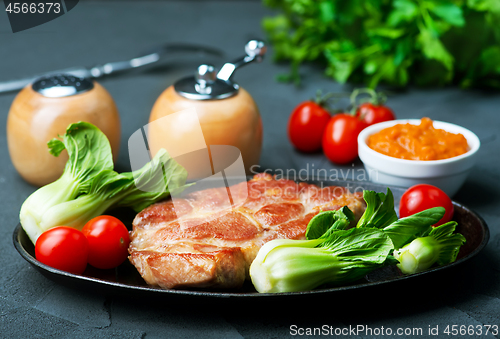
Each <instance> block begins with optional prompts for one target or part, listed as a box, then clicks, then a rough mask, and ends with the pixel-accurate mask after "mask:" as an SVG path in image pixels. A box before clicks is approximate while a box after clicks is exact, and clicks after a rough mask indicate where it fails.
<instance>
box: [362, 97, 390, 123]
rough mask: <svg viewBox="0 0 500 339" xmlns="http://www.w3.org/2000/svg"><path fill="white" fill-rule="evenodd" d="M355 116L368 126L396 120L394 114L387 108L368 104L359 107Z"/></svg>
mask: <svg viewBox="0 0 500 339" xmlns="http://www.w3.org/2000/svg"><path fill="white" fill-rule="evenodd" d="M356 116H357V117H358V118H359V119H361V120H363V121H364V122H365V123H367V124H368V125H373V124H377V123H379V122H384V121H389V120H394V119H396V116H395V115H394V112H393V111H392V110H391V109H390V108H389V107H387V106H383V105H374V104H372V103H370V102H366V103H364V104H361V105H359V108H358V109H357V111H356Z"/></svg>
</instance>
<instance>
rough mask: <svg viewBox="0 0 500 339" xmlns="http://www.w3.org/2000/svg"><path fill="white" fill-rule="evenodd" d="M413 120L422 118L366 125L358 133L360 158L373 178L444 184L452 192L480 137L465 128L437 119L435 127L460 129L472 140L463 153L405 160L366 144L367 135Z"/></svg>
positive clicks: (460, 181)
mask: <svg viewBox="0 0 500 339" xmlns="http://www.w3.org/2000/svg"><path fill="white" fill-rule="evenodd" d="M405 123H410V124H413V125H419V124H420V120H419V119H409V120H393V121H386V122H381V123H378V124H375V125H372V126H369V127H367V128H365V129H364V130H363V131H362V132H361V133H360V134H359V136H358V152H359V158H360V159H361V161H362V162H363V164H364V165H365V169H366V171H367V175H368V177H369V178H370V180H371V181H373V182H376V183H380V184H384V185H394V186H401V187H411V186H413V185H416V184H421V183H425V184H430V185H434V186H437V187H439V188H441V189H442V190H443V191H445V192H446V194H448V195H449V196H453V195H454V194H455V193H456V192H457V191H458V189H459V188H460V186H462V184H463V183H464V181H465V179H466V178H467V175H468V174H469V172H470V170H471V168H472V167H473V166H474V164H475V161H476V156H477V151H478V150H479V147H480V144H481V143H480V142H479V138H478V137H477V136H476V135H475V134H474V133H472V132H471V131H469V130H468V129H466V128H463V127H460V126H458V125H454V124H450V123H447V122H442V121H434V128H438V129H443V130H445V131H448V132H451V133H461V134H462V135H463V136H464V137H465V138H466V139H467V143H468V144H469V147H470V150H469V151H468V152H467V153H464V154H462V155H459V156H456V157H453V158H449V159H443V160H428V161H423V160H405V159H398V158H394V157H390V156H387V155H384V154H381V153H379V152H376V151H374V150H372V149H371V148H370V147H368V145H367V144H366V139H367V138H368V136H370V135H372V134H374V133H377V132H378V131H380V130H382V129H384V128H387V127H391V126H394V125H396V124H405Z"/></svg>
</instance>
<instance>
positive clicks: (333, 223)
mask: <svg viewBox="0 0 500 339" xmlns="http://www.w3.org/2000/svg"><path fill="white" fill-rule="evenodd" d="M352 221H354V214H353V213H352V211H351V210H350V209H349V208H348V207H347V206H344V207H342V208H341V209H340V210H338V211H324V212H321V213H318V214H316V215H315V216H314V217H313V218H312V219H311V221H309V224H308V225H307V229H306V239H308V240H312V239H318V238H322V237H327V236H329V234H330V233H331V232H334V231H336V230H344V229H346V228H347V227H348V226H349V224H350V223H351V222H352Z"/></svg>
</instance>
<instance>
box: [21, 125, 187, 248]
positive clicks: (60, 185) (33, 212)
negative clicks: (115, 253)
mask: <svg viewBox="0 0 500 339" xmlns="http://www.w3.org/2000/svg"><path fill="white" fill-rule="evenodd" d="M48 146H49V148H50V152H51V153H52V154H53V155H55V156H59V154H60V153H61V152H62V151H63V150H64V149H66V150H67V151H68V156H69V159H68V162H67V163H66V166H65V169H64V173H63V174H62V176H61V177H60V178H59V179H58V180H56V181H54V182H53V183H50V184H48V185H46V186H44V187H41V188H39V189H38V190H37V191H35V192H34V193H33V194H31V195H30V196H29V197H28V198H27V199H26V201H25V202H24V203H23V205H22V207H21V212H20V215H19V218H20V220H21V225H22V227H23V229H24V230H25V231H26V233H27V234H28V236H29V237H30V239H31V241H32V242H33V243H35V242H36V239H37V238H38V237H39V236H40V234H42V233H43V232H44V231H46V230H48V229H49V228H52V227H54V226H62V225H64V226H70V227H75V228H78V229H81V228H82V227H83V226H84V225H85V223H86V222H87V221H89V220H90V219H92V218H94V217H96V216H98V215H100V214H102V213H104V212H105V211H106V210H107V209H108V208H110V207H112V206H130V207H132V208H134V209H135V210H136V211H140V210H142V209H143V208H145V207H147V206H148V205H150V204H152V203H154V202H156V201H158V200H160V199H164V198H166V197H167V196H169V195H170V193H171V192H172V191H173V190H176V191H177V190H181V189H183V187H184V184H185V182H186V178H187V172H186V170H185V169H184V168H183V167H182V166H181V165H179V164H178V163H177V162H175V160H173V159H172V158H171V157H170V156H169V155H168V153H167V152H166V151H165V150H161V151H159V152H158V153H157V155H156V156H155V158H154V159H153V160H152V161H151V162H149V163H148V164H146V165H145V166H144V167H143V168H142V169H140V170H138V171H136V172H132V173H122V174H119V173H117V172H115V171H113V158H112V154H111V147H110V145H109V141H108V139H107V138H106V136H105V135H104V133H102V132H101V131H100V130H99V129H98V128H97V127H95V126H94V125H92V124H89V123H86V122H78V123H75V124H71V125H70V126H69V127H68V128H67V130H66V134H65V135H64V136H63V137H62V140H58V139H53V140H51V141H49V143H48Z"/></svg>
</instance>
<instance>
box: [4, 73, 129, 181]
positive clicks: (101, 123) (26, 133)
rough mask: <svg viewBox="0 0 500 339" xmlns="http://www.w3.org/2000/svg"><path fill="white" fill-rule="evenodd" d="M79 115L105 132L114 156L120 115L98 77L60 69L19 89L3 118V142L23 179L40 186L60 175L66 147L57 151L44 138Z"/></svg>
mask: <svg viewBox="0 0 500 339" xmlns="http://www.w3.org/2000/svg"><path fill="white" fill-rule="evenodd" d="M78 121H86V122H89V123H91V124H93V125H95V126H97V127H98V128H99V129H100V130H101V131H102V132H103V133H104V134H105V135H106V136H107V137H108V140H109V142H110V144H111V149H112V153H113V159H114V160H115V161H116V159H117V156H118V150H119V146H120V117H119V114H118V109H117V108H116V105H115V102H114V100H113V98H112V97H111V95H110V94H109V93H108V91H106V90H105V89H104V87H102V86H101V85H100V84H99V83H97V82H96V81H92V80H90V79H87V78H80V77H76V76H73V75H67V74H59V75H51V76H47V77H42V78H39V79H38V80H35V81H34V82H33V84H29V85H27V86H26V87H25V88H23V89H22V90H21V91H20V92H19V94H18V95H17V96H16V98H15V99H14V101H13V103H12V105H11V107H10V110H9V115H8V118H7V143H8V147H9V154H10V158H11V160H12V163H13V164H14V167H15V168H16V170H17V171H18V172H19V174H20V175H21V176H22V177H23V178H24V179H25V180H26V181H28V182H29V183H31V184H33V185H36V186H43V185H46V184H48V183H51V182H53V181H55V180H56V179H58V178H59V177H60V176H61V174H62V173H63V170H64V166H65V165H66V161H67V160H68V155H67V152H66V151H63V152H62V153H61V154H60V155H59V156H58V157H55V156H53V155H51V154H50V153H49V149H48V147H47V142H48V141H49V140H51V139H53V138H56V137H58V136H59V135H64V133H65V132H66V128H67V127H68V126H69V125H70V124H72V123H75V122H78Z"/></svg>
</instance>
